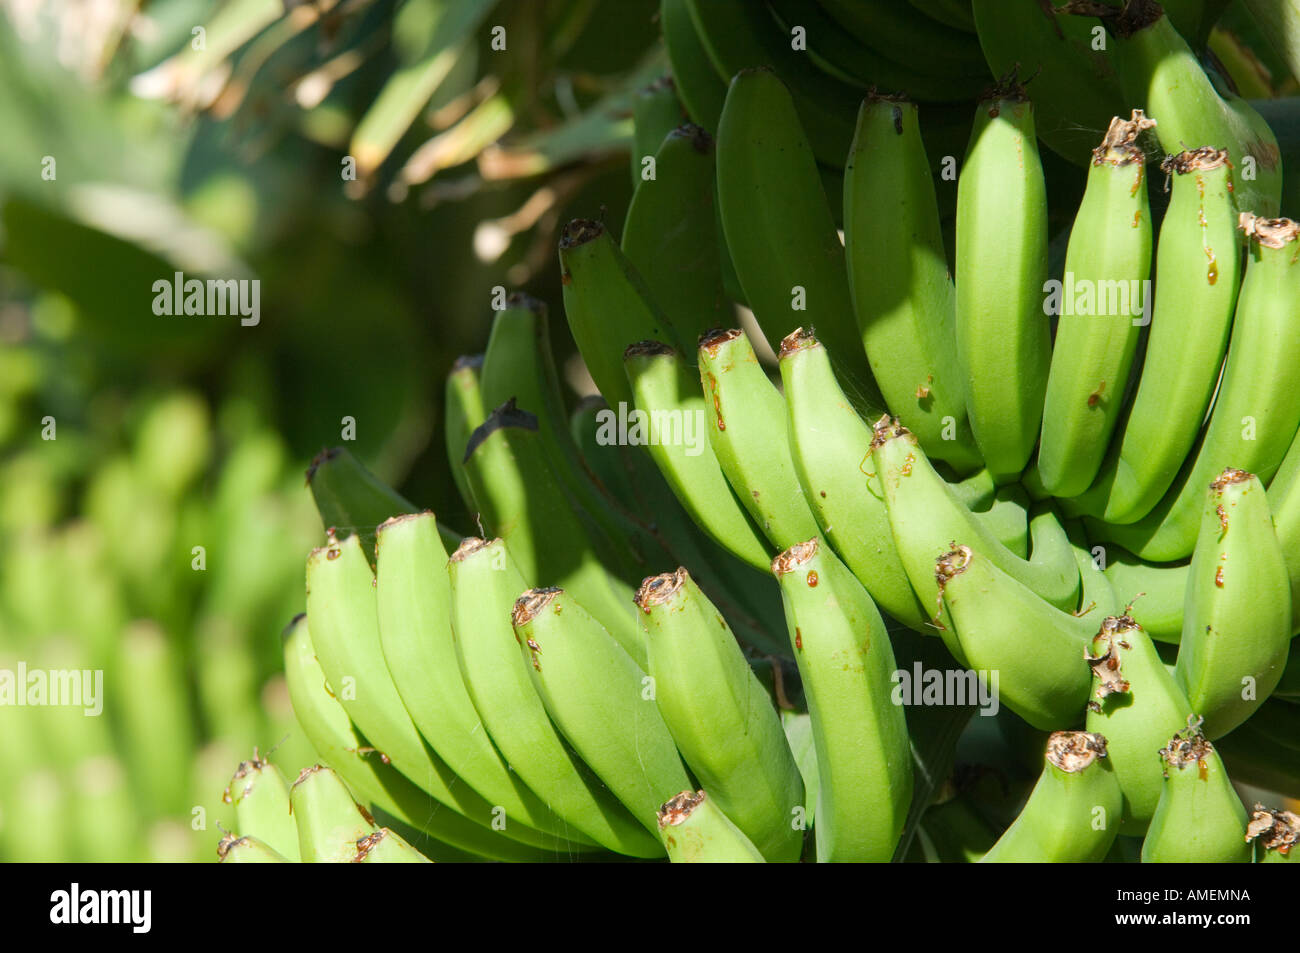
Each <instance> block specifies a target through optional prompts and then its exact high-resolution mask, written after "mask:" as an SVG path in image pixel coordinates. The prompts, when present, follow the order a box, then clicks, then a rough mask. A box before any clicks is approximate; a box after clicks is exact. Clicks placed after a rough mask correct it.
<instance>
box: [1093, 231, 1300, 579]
mask: <svg viewBox="0 0 1300 953" xmlns="http://www.w3.org/2000/svg"><path fill="white" fill-rule="evenodd" d="M1240 227H1241V229H1242V231H1244V232H1245V233H1246V235H1247V237H1248V238H1249V239H1250V241H1251V254H1250V259H1249V263H1248V265H1247V267H1246V275H1245V277H1244V278H1243V279H1242V285H1241V294H1240V296H1239V297H1238V299H1237V310H1236V316H1235V318H1234V319H1233V325H1232V338H1231V340H1230V341H1229V343H1228V359H1227V362H1226V363H1225V364H1224V368H1223V379H1222V381H1221V383H1220V385H1219V393H1218V396H1217V397H1216V398H1215V400H1214V410H1213V413H1212V416H1211V417H1210V423H1209V426H1208V427H1207V428H1206V430H1205V433H1204V435H1203V436H1202V438H1201V443H1200V446H1199V447H1198V448H1197V449H1196V450H1195V452H1194V453H1193V455H1192V457H1191V458H1189V459H1188V461H1187V463H1186V464H1185V465H1184V467H1183V470H1182V473H1181V474H1180V475H1179V477H1178V479H1177V480H1176V481H1175V482H1174V485H1173V487H1172V488H1171V489H1170V490H1169V492H1168V493H1166V494H1165V497H1164V499H1163V500H1162V501H1161V502H1160V504H1159V505H1158V506H1157V507H1156V508H1155V509H1154V510H1152V511H1151V513H1149V514H1148V515H1147V516H1145V517H1143V518H1142V519H1141V520H1139V521H1137V522H1136V523H1130V524H1128V525H1125V526H1107V525H1105V524H1102V523H1098V522H1096V521H1094V520H1089V521H1088V525H1089V526H1095V527H1096V529H1095V534H1096V535H1097V536H1098V537H1099V538H1101V539H1108V540H1112V541H1114V542H1116V543H1119V544H1120V545H1121V546H1123V547H1124V548H1126V549H1128V550H1130V551H1132V552H1133V553H1134V554H1135V555H1137V556H1138V557H1140V558H1142V559H1146V560H1149V561H1153V562H1171V561H1173V560H1177V559H1182V558H1183V557H1185V556H1188V555H1189V554H1190V553H1191V552H1192V550H1193V549H1194V548H1195V545H1196V534H1197V529H1198V527H1199V526H1200V514H1201V504H1202V502H1203V500H1204V496H1203V494H1204V492H1205V489H1204V488H1205V486H1206V485H1207V484H1208V483H1210V482H1211V481H1212V480H1213V479H1214V478H1215V477H1216V476H1217V475H1218V474H1219V473H1220V472H1221V471H1222V470H1223V469H1224V467H1227V466H1231V467H1235V468H1239V469H1242V470H1247V471H1249V472H1251V473H1254V474H1255V475H1256V476H1258V477H1259V478H1260V480H1261V482H1263V483H1265V484H1267V483H1268V481H1269V480H1270V479H1271V478H1272V476H1273V474H1274V473H1275V472H1276V470H1277V468H1278V466H1279V465H1280V464H1281V462H1282V459H1283V457H1284V455H1285V453H1286V451H1287V448H1288V447H1289V446H1290V444H1291V440H1292V438H1293V437H1294V436H1295V433H1296V430H1297V428H1298V427H1300V336H1297V335H1296V334H1295V331H1294V328H1293V326H1292V325H1293V323H1294V319H1295V302H1296V301H1297V300H1300V254H1297V249H1300V225H1298V224H1297V223H1295V222H1293V221H1291V220H1289V219H1261V218H1257V217H1255V216H1254V215H1252V214H1250V213H1248V212H1243V213H1242V215H1241V225H1240Z"/></svg>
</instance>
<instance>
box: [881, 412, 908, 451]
mask: <svg viewBox="0 0 1300 953" xmlns="http://www.w3.org/2000/svg"><path fill="white" fill-rule="evenodd" d="M871 432H872V433H873V434H874V435H875V436H873V437H872V438H871V449H872V450H875V449H876V448H877V447H879V446H881V445H882V444H884V443H885V442H887V441H889V440H892V439H894V438H895V437H910V436H911V434H912V431H910V430H908V429H907V428H906V427H904V426H903V424H902V423H901V422H900V421H899V419H898V418H897V417H891V416H889V414H885V416H883V417H881V418H880V419H879V420H877V421H876V422H875V423H874V424H872V425H871Z"/></svg>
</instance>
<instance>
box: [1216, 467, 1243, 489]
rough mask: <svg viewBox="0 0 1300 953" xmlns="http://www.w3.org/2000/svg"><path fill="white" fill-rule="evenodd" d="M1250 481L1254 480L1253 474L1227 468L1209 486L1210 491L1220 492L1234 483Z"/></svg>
mask: <svg viewBox="0 0 1300 953" xmlns="http://www.w3.org/2000/svg"><path fill="white" fill-rule="evenodd" d="M1252 479H1254V475H1253V474H1250V473H1247V472H1246V471H1245V470H1237V469H1234V468H1233V467H1228V468H1227V469H1226V470H1224V471H1223V472H1222V473H1220V474H1219V475H1218V476H1217V477H1215V478H1214V481H1213V482H1212V483H1211V484H1210V489H1211V490H1222V489H1225V488H1227V487H1230V486H1232V485H1233V484H1234V483H1247V482H1249V481H1250V480H1252Z"/></svg>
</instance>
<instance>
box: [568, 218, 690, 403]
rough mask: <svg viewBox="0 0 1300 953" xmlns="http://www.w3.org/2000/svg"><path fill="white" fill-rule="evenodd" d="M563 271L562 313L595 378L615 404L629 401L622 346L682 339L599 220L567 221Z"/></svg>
mask: <svg viewBox="0 0 1300 953" xmlns="http://www.w3.org/2000/svg"><path fill="white" fill-rule="evenodd" d="M560 273H561V283H562V284H563V286H564V313H565V316H566V317H567V318H568V320H569V330H570V332H572V334H573V340H574V343H575V344H577V345H578V352H579V353H580V354H581V355H582V360H583V361H584V362H585V363H586V365H587V370H588V371H589V372H590V373H591V379H592V380H594V381H595V382H596V386H597V387H598V388H600V392H601V394H602V395H604V397H605V400H606V401H608V402H609V405H610V406H611V407H618V406H619V404H620V403H623V404H630V402H631V400H632V394H631V391H630V390H629V389H628V386H627V377H626V375H624V373H623V351H624V350H625V349H626V348H627V346H628V345H629V344H631V343H632V342H634V341H644V340H647V339H653V340H656V341H662V342H663V343H665V344H677V343H679V342H678V340H677V336H676V335H675V334H674V333H673V330H672V326H671V325H670V324H669V323H668V319H667V317H666V316H665V315H664V313H663V311H662V310H660V308H659V305H658V304H657V303H655V301H654V299H653V298H652V297H651V295H650V291H649V289H648V288H647V287H646V283H645V280H644V279H643V278H642V277H641V276H640V275H639V274H638V273H637V270H636V269H635V268H634V267H633V266H632V263H631V262H629V261H628V260H627V258H626V256H624V254H623V252H622V251H621V250H620V249H619V247H618V245H617V244H616V243H615V242H614V239H613V237H612V236H611V235H610V234H609V231H608V229H606V228H605V226H604V225H603V224H601V223H600V222H595V221H592V220H590V219H583V218H579V219H574V220H573V221H571V222H569V223H568V224H567V225H565V226H564V230H563V231H562V232H561V233H560Z"/></svg>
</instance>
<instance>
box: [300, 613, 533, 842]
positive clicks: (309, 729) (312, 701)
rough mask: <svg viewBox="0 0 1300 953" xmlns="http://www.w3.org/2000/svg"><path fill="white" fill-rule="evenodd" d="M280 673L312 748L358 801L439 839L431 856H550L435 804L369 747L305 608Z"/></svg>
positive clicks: (385, 758)
mask: <svg viewBox="0 0 1300 953" xmlns="http://www.w3.org/2000/svg"><path fill="white" fill-rule="evenodd" d="M284 674H285V681H286V682H287V683H288V686H289V697H290V699H291V701H292V702H293V713H294V718H295V720H296V721H297V722H298V725H299V726H300V727H301V728H302V730H303V733H304V734H305V735H306V736H307V740H308V741H310V742H311V746H312V747H313V748H315V749H316V753H317V754H318V755H319V756H320V757H321V759H322V760H323V761H325V762H326V763H327V764H329V766H330V767H331V768H333V769H334V770H335V771H336V772H338V774H339V776H340V777H341V778H343V780H344V781H345V782H346V783H347V785H348V787H349V788H351V789H352V791H354V792H355V793H356V795H357V796H358V797H359V798H360V799H361V800H362V801H364V802H365V803H367V804H371V805H373V806H374V807H375V808H377V809H380V810H383V811H384V812H386V813H387V814H389V815H391V816H392V817H394V818H397V819H398V820H400V821H402V822H404V823H406V824H409V825H410V826H411V827H413V828H415V829H417V830H422V831H426V832H428V833H429V834H430V835H432V836H433V837H436V838H437V839H438V841H441V842H443V843H442V844H439V843H437V842H431V843H430V846H426V847H425V852H426V853H427V854H429V856H431V857H433V858H434V859H435V860H473V859H477V856H482V857H489V858H493V859H496V860H517V861H536V860H543V859H551V858H553V857H554V855H553V854H547V853H544V852H543V851H540V850H537V849H536V848H532V847H525V846H524V845H523V844H519V843H517V842H515V841H512V840H507V839H506V838H504V837H500V836H499V835H497V834H496V833H494V832H492V831H489V830H487V829H485V828H483V827H481V826H479V825H478V824H475V823H474V822H473V821H470V820H468V819H467V818H465V817H462V816H461V815H459V814H456V813H454V812H453V811H448V810H441V809H439V805H438V803H437V802H436V801H435V800H434V799H433V798H432V797H430V796H429V795H428V794H426V793H425V792H424V791H421V790H420V789H419V788H417V787H416V786H415V785H414V784H412V783H411V782H410V781H408V780H407V779H406V778H405V777H404V776H403V775H402V774H401V773H400V772H399V771H398V770H397V769H396V768H395V767H393V765H392V764H391V763H390V761H389V760H388V758H387V756H386V755H385V754H383V753H382V752H380V751H377V750H376V749H375V748H374V747H372V746H371V744H370V742H369V741H367V740H366V738H365V737H364V736H362V735H361V733H360V732H359V731H357V729H356V726H354V725H353V724H352V721H351V720H350V719H349V718H348V716H347V712H346V711H344V709H343V704H342V702H341V701H339V699H338V698H337V697H336V696H335V694H334V692H333V690H332V689H331V688H330V686H329V683H328V682H327V681H326V678H325V672H324V671H323V670H322V669H321V665H320V662H319V661H318V660H317V658H316V650H315V648H314V647H313V646H312V643H311V634H310V632H309V631H308V627H307V616H306V615H305V614H303V615H300V616H298V617H297V618H296V619H294V620H293V622H291V623H290V624H289V625H288V627H286V629H285V631H284ZM443 844H446V845H452V846H449V847H448V846H443ZM422 846H423V845H422Z"/></svg>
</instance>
